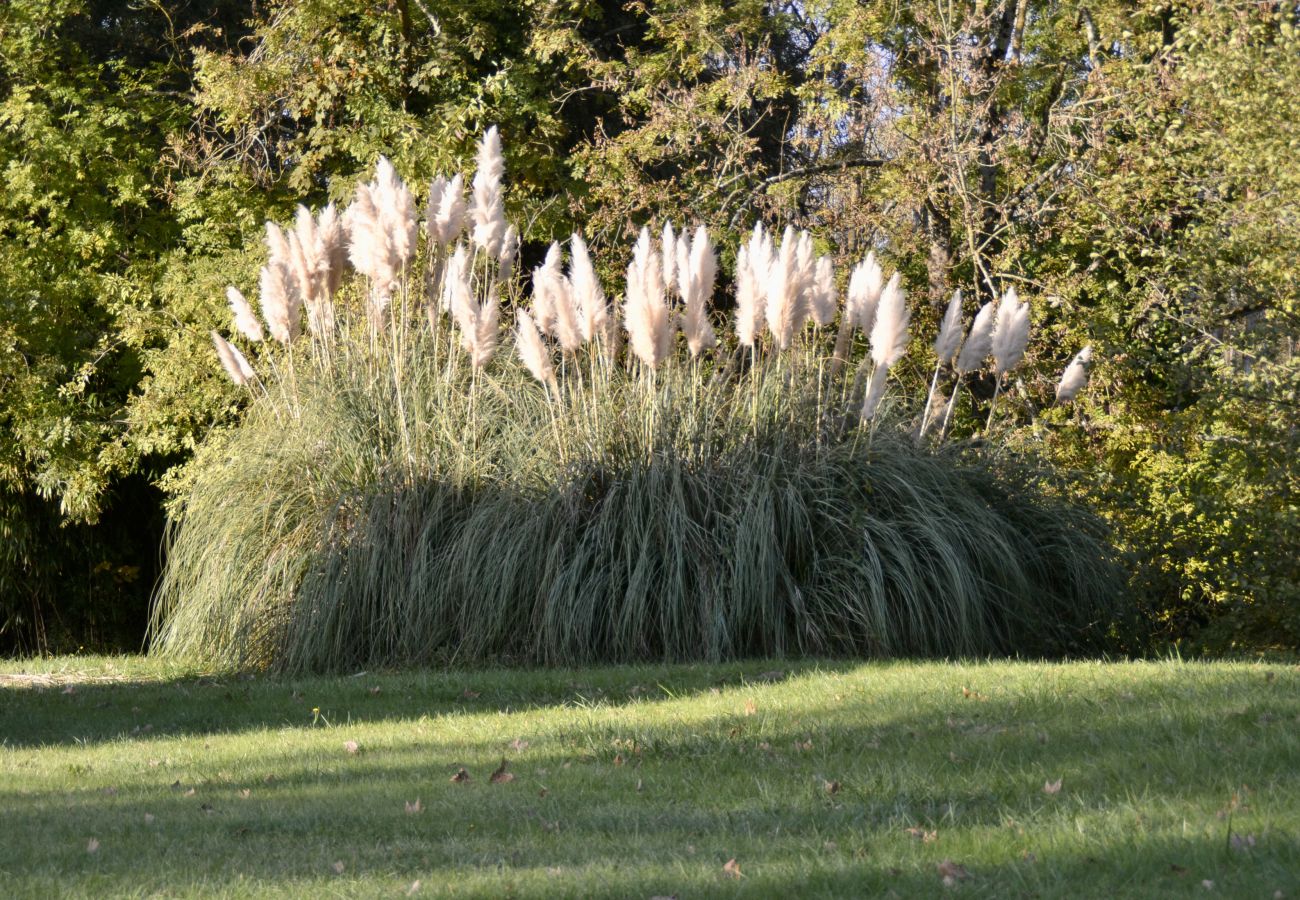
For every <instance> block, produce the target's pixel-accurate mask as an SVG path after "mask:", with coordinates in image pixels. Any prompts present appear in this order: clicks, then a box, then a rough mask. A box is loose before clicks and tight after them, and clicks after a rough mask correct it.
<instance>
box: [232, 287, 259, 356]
mask: <svg viewBox="0 0 1300 900" xmlns="http://www.w3.org/2000/svg"><path fill="white" fill-rule="evenodd" d="M226 302H228V303H229V304H230V311H231V312H232V313H234V314H235V330H236V331H238V332H239V333H240V334H242V335H243V336H244V337H246V338H248V339H249V340H250V341H252V342H253V343H257V342H258V341H261V340H262V339H263V338H264V337H265V335H264V334H263V333H262V323H261V322H259V321H258V319H257V315H256V314H255V313H254V312H253V307H252V306H250V305H249V303H248V301H247V300H246V299H244V295H243V294H241V293H240V292H239V288H237V287H235V286H234V285H233V284H232V285H230V286H229V287H227V288H226Z"/></svg>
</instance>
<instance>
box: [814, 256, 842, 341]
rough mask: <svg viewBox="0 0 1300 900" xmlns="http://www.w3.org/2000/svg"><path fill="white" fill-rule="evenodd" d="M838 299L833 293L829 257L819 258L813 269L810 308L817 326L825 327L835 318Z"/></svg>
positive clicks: (833, 273) (833, 284) (833, 270)
mask: <svg viewBox="0 0 1300 900" xmlns="http://www.w3.org/2000/svg"><path fill="white" fill-rule="evenodd" d="M837 299H838V297H837V296H836V292H835V267H834V266H833V265H832V264H831V258H830V257H829V256H823V257H820V258H819V259H818V260H817V264H816V266H815V268H814V269H813V278H812V292H811V295H810V300H811V302H810V306H811V308H812V318H813V321H814V322H816V323H817V324H818V325H819V326H826V325H829V324H830V323H831V321H832V320H833V319H834V318H835V308H836V306H837V305H838V304H837V302H836V301H837Z"/></svg>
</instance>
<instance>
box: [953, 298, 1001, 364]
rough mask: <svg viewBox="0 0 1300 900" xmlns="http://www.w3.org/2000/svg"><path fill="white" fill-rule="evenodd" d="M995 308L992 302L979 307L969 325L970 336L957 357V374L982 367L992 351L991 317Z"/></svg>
mask: <svg viewBox="0 0 1300 900" xmlns="http://www.w3.org/2000/svg"><path fill="white" fill-rule="evenodd" d="M994 314H995V306H994V304H993V302H992V301H989V302H988V303H985V304H984V305H983V306H981V307H980V310H979V312H977V313H976V314H975V321H974V322H973V323H972V324H971V327H970V334H968V335H967V336H966V343H964V344H963V345H962V348H961V353H959V354H958V355H957V366H956V368H957V374H959V375H966V374H969V373H970V372H974V371H975V370H976V369H978V368H979V367H980V366H982V365H984V360H985V359H987V358H988V355H989V351H991V350H992V349H993V316H994Z"/></svg>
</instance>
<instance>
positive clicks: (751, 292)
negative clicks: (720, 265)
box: [736, 247, 764, 347]
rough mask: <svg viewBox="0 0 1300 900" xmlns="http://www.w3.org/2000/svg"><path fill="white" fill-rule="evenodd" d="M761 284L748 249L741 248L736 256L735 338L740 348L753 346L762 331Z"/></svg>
mask: <svg viewBox="0 0 1300 900" xmlns="http://www.w3.org/2000/svg"><path fill="white" fill-rule="evenodd" d="M761 284H762V282H761V281H760V279H759V277H758V276H757V275H756V274H755V272H754V267H753V264H752V263H751V262H750V256H749V248H748V247H741V248H740V251H739V252H738V253H737V254H736V337H737V339H739V341H740V343H741V346H744V347H752V346H754V341H755V339H756V338H757V337H758V336H759V335H760V334H761V333H762V331H763V319H764V309H763V306H764V304H763V291H762V287H761Z"/></svg>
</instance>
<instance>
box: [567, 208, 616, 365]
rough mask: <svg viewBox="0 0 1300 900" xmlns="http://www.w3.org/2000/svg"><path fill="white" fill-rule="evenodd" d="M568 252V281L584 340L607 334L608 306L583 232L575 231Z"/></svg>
mask: <svg viewBox="0 0 1300 900" xmlns="http://www.w3.org/2000/svg"><path fill="white" fill-rule="evenodd" d="M569 255H570V261H569V282H570V284H571V285H572V287H573V303H574V306H576V307H577V309H578V329H579V331H581V332H582V339H583V340H584V341H591V340H595V339H596V338H598V337H604V335H605V327H606V325H605V323H606V320H607V319H608V318H609V308H608V306H607V305H606V303H605V292H604V290H602V289H601V286H600V279H599V278H597V277H596V268H595V266H593V265H592V264H591V253H590V252H589V251H588V250H587V243H586V241H584V240H583V239H582V235H580V234H576V233H575V234H574V235H573V236H572V237H571V238H569Z"/></svg>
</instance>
